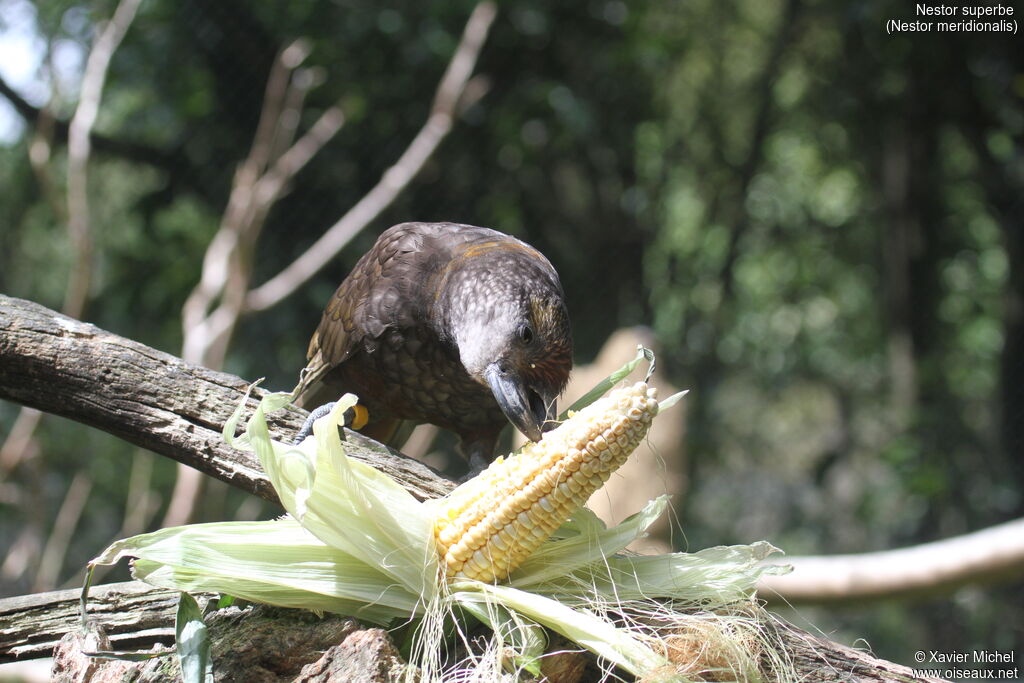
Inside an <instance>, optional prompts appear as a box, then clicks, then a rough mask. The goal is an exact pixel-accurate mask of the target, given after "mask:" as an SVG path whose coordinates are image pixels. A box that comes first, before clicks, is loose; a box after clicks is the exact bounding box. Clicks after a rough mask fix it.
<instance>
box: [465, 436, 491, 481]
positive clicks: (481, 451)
mask: <svg viewBox="0 0 1024 683" xmlns="http://www.w3.org/2000/svg"><path fill="white" fill-rule="evenodd" d="M497 440H498V439H497V437H496V436H493V437H486V438H479V439H474V440H473V441H463V442H462V454H463V455H465V456H466V460H468V461H469V472H467V473H466V475H465V476H464V477H463V478H462V481H467V480H469V479H472V478H473V477H475V476H476V475H478V474H480V473H481V472H483V471H484V470H485V469H487V466H488V465H490V464H491V461H492V460H494V448H495V446H496V445H497V443H496V442H497Z"/></svg>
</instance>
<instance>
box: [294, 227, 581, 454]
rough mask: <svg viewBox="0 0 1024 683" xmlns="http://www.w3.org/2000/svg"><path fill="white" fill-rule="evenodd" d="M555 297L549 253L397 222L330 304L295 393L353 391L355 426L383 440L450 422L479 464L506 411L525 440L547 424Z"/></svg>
mask: <svg viewBox="0 0 1024 683" xmlns="http://www.w3.org/2000/svg"><path fill="white" fill-rule="evenodd" d="M564 298H565V297H564V295H563V293H562V286H561V283H560V282H559V280H558V274H557V273H556V272H555V269H554V268H553V267H552V266H551V264H550V263H549V262H548V260H547V259H546V258H544V256H543V255H542V254H541V253H540V252H539V251H537V250H536V249H534V248H533V247H531V246H529V245H528V244H526V243H524V242H521V241H520V240H517V239H515V238H514V237H510V236H508V235H505V234H502V233H500V232H497V231H496V230H489V229H487V228H479V227H475V226H472V225H459V224H455V223H402V224H400V225H396V226H394V227H391V228H389V229H388V230H385V231H384V233H383V234H381V236H380V238H379V239H378V240H377V242H376V244H374V246H373V248H372V249H370V251H368V252H367V253H366V254H365V255H364V256H363V257H362V258H361V259H359V262H358V263H356V266H355V268H353V270H352V272H350V273H349V275H348V277H346V278H345V280H344V282H342V283H341V285H340V286H339V287H338V290H337V291H336V292H335V293H334V296H333V297H332V298H331V301H330V303H328V305H327V308H326V310H325V311H324V314H323V317H322V319H321V321H320V326H319V327H318V328H317V330H316V332H315V333H314V334H313V338H312V339H311V340H310V343H309V351H308V353H307V358H308V363H307V365H306V368H305V369H304V370H303V372H302V375H301V379H300V382H299V386H298V387H297V389H296V393H297V397H298V398H297V400H296V404H297V405H299V406H300V407H306V408H308V407H314V406H319V405H321V404H323V403H325V402H327V401H333V400H336V399H337V398H338V397H339V396H341V394H343V393H346V392H352V393H354V394H356V395H357V396H358V397H359V402H360V404H361V405H363V406H365V408H366V409H367V411H368V413H369V422H368V424H367V425H366V427H365V428H364V429H363V430H362V431H363V433H365V434H367V435H368V436H371V437H372V438H375V439H377V440H379V441H383V442H387V441H388V440H389V439H390V438H392V437H393V436H394V435H395V433H396V431H397V429H398V426H399V424H400V423H401V422H402V421H405V420H408V421H412V422H430V423H432V424H436V425H438V426H440V427H442V428H444V429H449V430H451V431H453V432H455V433H456V434H457V435H458V436H459V437H460V439H461V441H462V450H463V455H465V456H466V458H467V459H468V460H469V463H470V467H471V470H473V471H479V470H480V469H482V468H483V467H485V466H486V465H487V463H489V462H490V461H491V459H492V458H493V457H494V450H495V445H496V442H497V439H498V434H499V432H501V429H502V428H503V427H504V426H505V424H506V423H507V422H511V423H512V424H513V425H515V427H516V428H517V429H518V430H519V431H521V432H522V433H523V434H524V435H525V436H526V437H527V438H529V439H531V440H534V441H536V440H538V439H540V437H541V433H542V431H543V430H544V429H545V426H546V425H550V426H553V424H552V423H551V421H552V420H554V418H555V416H556V415H557V410H556V399H557V397H558V395H559V394H560V393H561V392H562V390H563V389H564V388H565V384H566V381H567V380H568V378H569V371H570V370H571V369H572V333H571V330H570V327H569V316H568V313H567V311H566V307H565V300H564ZM308 424H310V423H307V425H308ZM304 431H305V430H304Z"/></svg>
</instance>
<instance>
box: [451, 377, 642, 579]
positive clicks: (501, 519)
mask: <svg viewBox="0 0 1024 683" xmlns="http://www.w3.org/2000/svg"><path fill="white" fill-rule="evenodd" d="M656 396H657V391H656V390H655V389H653V388H648V386H647V385H646V384H645V383H643V382H638V383H636V384H634V385H633V386H631V387H623V388H621V389H617V390H615V391H612V392H611V393H610V394H609V395H608V396H606V397H605V398H602V399H599V400H597V401H595V402H594V403H592V404H591V405H589V406H587V407H586V408H584V409H583V410H581V411H580V412H579V413H577V414H575V415H573V416H572V417H570V418H569V419H568V420H566V421H565V422H564V423H562V424H561V425H559V426H558V427H557V428H555V429H553V430H552V431H550V432H547V433H546V434H545V435H544V438H543V439H541V440H540V441H539V442H537V443H530V444H527V445H526V447H525V448H524V449H523V450H522V452H520V453H518V454H516V455H512V456H509V457H508V458H498V459H497V460H495V461H494V462H493V463H491V465H490V467H488V468H487V469H486V470H484V471H483V472H481V473H480V474H479V475H478V476H477V477H475V478H473V479H471V480H470V481H468V482H466V483H465V484H463V485H462V486H461V487H459V489H457V490H456V491H455V492H453V493H452V495H451V496H450V497H449V498H447V499H445V500H444V501H441V505H442V507H441V513H440V514H439V515H438V517H437V519H436V521H435V523H434V534H435V537H436V540H437V545H438V549H439V552H440V553H441V558H442V561H443V562H442V564H443V566H444V570H445V574H446V575H447V576H448V577H449V578H452V577H465V578H470V579H477V580H479V581H501V580H503V579H505V578H507V577H508V575H509V573H510V572H512V571H513V570H514V569H515V568H516V567H517V566H519V564H520V563H521V562H522V561H523V560H525V559H526V558H527V557H529V555H530V554H531V553H532V552H533V551H534V550H536V549H537V547H538V546H540V544H541V543H543V542H544V541H545V540H546V539H547V538H548V537H549V536H550V535H551V534H552V533H554V531H555V530H556V529H558V527H560V526H561V525H562V524H564V523H565V522H566V520H568V519H569V517H570V516H571V515H572V514H573V513H574V512H575V511H576V510H577V509H579V508H580V507H581V506H582V505H583V504H584V503H586V501H587V499H588V498H589V497H590V495H591V494H592V493H594V492H595V491H596V490H597V489H599V488H600V487H601V486H602V485H603V484H604V482H606V481H607V480H608V477H609V476H611V473H612V472H614V471H615V470H616V469H618V467H619V466H621V465H622V464H623V463H624V462H625V461H626V458H627V457H629V455H630V453H632V452H633V451H634V450H635V449H636V447H637V446H639V445H640V442H641V441H642V440H643V438H644V436H645V435H646V434H647V430H648V429H649V428H650V426H651V420H652V419H653V418H654V416H655V415H656V414H657V413H658V401H657V400H656Z"/></svg>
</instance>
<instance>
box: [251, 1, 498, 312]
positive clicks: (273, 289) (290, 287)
mask: <svg viewBox="0 0 1024 683" xmlns="http://www.w3.org/2000/svg"><path fill="white" fill-rule="evenodd" d="M496 13H497V8H496V6H495V5H494V3H493V2H490V1H489V0H488V1H485V2H481V3H480V4H478V5H477V6H476V8H475V9H474V10H473V14H472V15H470V17H469V21H468V22H467V23H466V28H465V30H464V31H463V33H462V40H461V42H460V43H459V46H458V47H457V48H456V49H455V54H454V55H453V56H452V59H451V62H449V64H448V68H447V70H446V71H445V74H444V76H443V77H442V79H441V82H440V83H439V84H438V86H437V92H436V93H435V95H434V104H433V107H432V108H431V112H430V116H429V117H428V118H427V122H426V123H425V124H423V128H421V129H420V132H419V133H418V134H417V135H416V137H415V138H414V139H413V141H412V142H411V143H409V147H408V148H406V150H405V152H403V153H402V156H401V157H399V159H398V161H396V162H395V163H394V165H392V166H391V167H390V168H389V169H388V170H386V171H385V172H384V175H383V176H381V179H380V181H379V182H378V183H377V184H376V185H375V186H374V187H373V189H372V190H370V191H369V192H368V193H367V194H366V195H365V196H364V197H363V198H362V199H360V200H359V202H358V203H356V205H355V206H353V207H352V208H351V209H349V211H348V212H347V213H346V214H345V215H344V216H342V217H341V218H340V219H339V220H338V222H337V223H335V224H334V225H332V226H331V227H330V228H328V229H327V232H325V233H324V234H323V235H322V236H321V237H320V239H318V240H317V241H316V242H314V243H313V244H312V245H311V246H310V247H309V248H308V249H307V250H306V251H305V252H304V253H303V254H302V255H301V256H299V257H298V258H297V259H295V260H294V261H293V262H292V263H291V264H290V265H288V266H287V267H286V268H285V269H284V270H282V271H281V272H280V273H278V274H277V275H275V276H274V277H272V278H271V279H270V280H268V281H267V282H265V283H263V284H262V285H260V286H259V287H256V288H255V289H253V290H252V291H250V292H249V294H248V295H247V296H246V300H245V307H246V309H247V310H249V311H261V310H265V309H267V308H270V307H271V306H274V305H276V304H277V303H278V302H280V301H281V300H282V299H284V298H285V297H287V296H289V295H290V294H292V292H294V291H295V290H296V289H298V287H300V286H301V285H302V284H303V283H305V282H306V281H307V280H309V278H311V277H313V275H315V274H316V273H317V272H318V271H319V270H320V269H321V268H323V267H324V266H325V265H327V264H328V263H330V261H331V259H333V258H334V257H335V255H337V253H338V252H339V251H341V249H342V248H343V247H344V246H345V245H346V244H348V242H349V241H350V240H351V239H352V238H353V237H354V236H355V235H356V234H357V233H359V231H360V230H362V229H363V228H365V227H366V226H367V225H368V224H369V223H370V221H372V220H373V219H374V218H376V217H377V216H378V215H380V213H381V212H382V211H383V210H384V209H386V208H387V207H388V206H390V205H391V203H392V202H393V201H394V200H395V198H396V197H397V196H398V195H399V194H400V193H401V192H402V190H404V189H405V187H406V186H407V185H408V184H409V183H410V182H411V181H412V179H413V178H415V177H416V174H417V173H419V172H420V169H422V168H423V165H424V164H425V163H426V162H427V159H429V158H430V156H431V155H432V154H433V153H434V151H435V150H436V149H437V147H438V145H440V144H441V141H442V140H444V138H445V137H446V136H447V135H448V133H449V132H450V131H451V129H452V121H453V120H454V118H455V115H456V113H457V111H458V107H459V103H460V101H461V100H462V98H463V95H464V92H465V90H466V84H467V83H468V82H469V79H470V76H471V75H472V73H473V67H474V66H475V65H476V60H477V57H478V56H479V54H480V49H481V48H482V47H483V44H484V41H485V40H486V39H487V33H488V31H489V30H490V27H491V24H492V23H493V21H494V17H495V14H496Z"/></svg>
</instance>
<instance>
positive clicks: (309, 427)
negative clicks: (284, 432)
mask: <svg viewBox="0 0 1024 683" xmlns="http://www.w3.org/2000/svg"><path fill="white" fill-rule="evenodd" d="M337 403H338V402H337V401H331V402H330V403H325V404H323V405H322V406H318V407H316V408H314V409H313V410H311V411H310V412H309V417H307V418H306V421H305V422H304V423H303V424H302V429H300V430H299V433H298V434H297V435H296V437H295V440H294V441H293V442H292V443H295V444H300V443H302V442H303V440H304V439H305V438H306V437H307V436H309V435H310V434H312V433H313V423H314V422H316V421H317V420H319V419H320V418H321V417H323V416H324V415H327V414H328V413H330V412H331V411H332V410H334V406H335V405H337ZM342 418H343V420H344V425H343V426H345V427H350V428H352V429H360V428H362V427H363V426H364V425H365V424H366V421H367V412H366V407H365V406H362V405H358V404H356V405H354V406H352V407H351V408H349V409H348V410H346V411H345V414H344V415H343V416H342Z"/></svg>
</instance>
